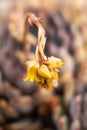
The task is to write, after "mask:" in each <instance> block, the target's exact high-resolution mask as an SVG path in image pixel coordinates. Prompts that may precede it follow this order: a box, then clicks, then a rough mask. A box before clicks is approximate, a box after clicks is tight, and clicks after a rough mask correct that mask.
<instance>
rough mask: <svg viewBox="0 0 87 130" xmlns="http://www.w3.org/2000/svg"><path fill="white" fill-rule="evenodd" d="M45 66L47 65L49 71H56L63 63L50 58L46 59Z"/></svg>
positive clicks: (57, 59) (52, 57)
mask: <svg viewBox="0 0 87 130" xmlns="http://www.w3.org/2000/svg"><path fill="white" fill-rule="evenodd" d="M46 64H48V66H49V67H50V68H51V69H58V68H61V67H62V65H63V62H62V61H61V59H59V58H56V57H54V56H51V57H48V60H47V62H46Z"/></svg>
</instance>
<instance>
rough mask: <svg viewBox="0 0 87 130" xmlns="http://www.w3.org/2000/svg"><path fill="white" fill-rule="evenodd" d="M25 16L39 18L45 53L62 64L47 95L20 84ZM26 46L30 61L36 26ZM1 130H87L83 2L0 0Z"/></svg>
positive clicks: (86, 32) (86, 40) (23, 71)
mask: <svg viewBox="0 0 87 130" xmlns="http://www.w3.org/2000/svg"><path fill="white" fill-rule="evenodd" d="M27 12H32V13H35V15H36V16H37V17H40V18H42V20H41V23H42V25H43V27H44V28H45V30H46V36H47V42H46V47H45V54H46V55H47V56H51V55H53V56H56V57H59V58H61V59H62V60H63V61H64V65H63V68H62V69H61V70H60V73H59V81H58V82H54V87H53V89H52V90H51V91H46V90H45V89H44V88H42V89H40V88H38V87H37V86H36V84H35V83H30V82H29V81H28V82H23V78H24V76H25V74H26V69H25V64H24V63H25V62H26V56H25V52H24V43H23V32H24V17H25V14H26V13H27ZM27 42H28V48H29V58H32V57H33V56H34V53H35V48H36V45H37V28H36V27H35V26H33V27H29V33H28V35H27ZM0 130H87V0H0Z"/></svg>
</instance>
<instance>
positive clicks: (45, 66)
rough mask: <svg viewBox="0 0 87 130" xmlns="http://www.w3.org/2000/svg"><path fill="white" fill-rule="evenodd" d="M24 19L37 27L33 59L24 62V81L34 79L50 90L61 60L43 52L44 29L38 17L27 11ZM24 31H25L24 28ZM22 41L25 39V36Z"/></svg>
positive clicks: (56, 76)
mask: <svg viewBox="0 0 87 130" xmlns="http://www.w3.org/2000/svg"><path fill="white" fill-rule="evenodd" d="M26 20H28V22H29V23H30V24H32V23H33V24H35V25H36V26H37V27H38V45H37V47H36V56H35V59H34V60H31V61H28V62H26V68H27V76H26V78H25V79H24V81H26V80H30V81H31V82H34V81H36V83H37V85H38V86H39V87H40V88H42V87H43V88H45V89H47V90H51V89H52V86H53V81H54V80H57V79H58V78H59V77H58V71H57V69H59V68H61V67H62V65H63V62H62V60H61V59H59V58H56V57H54V56H51V57H48V58H47V57H46V55H45V54H44V47H45V42H46V37H45V30H44V29H43V27H42V25H41V24H40V22H39V20H38V18H37V17H36V16H35V15H34V14H31V13H29V14H27V16H26ZM28 22H27V21H25V23H28ZM25 25H26V24H25ZM26 27H27V26H26ZM25 32H27V31H26V28H25ZM24 41H26V40H25V38H24ZM25 45H26V44H25ZM25 47H26V46H25Z"/></svg>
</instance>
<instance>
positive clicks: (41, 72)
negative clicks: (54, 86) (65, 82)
mask: <svg viewBox="0 0 87 130" xmlns="http://www.w3.org/2000/svg"><path fill="white" fill-rule="evenodd" d="M38 74H39V75H40V76H42V77H44V78H49V79H50V78H51V77H52V76H51V72H50V71H49V69H48V67H47V66H46V65H41V66H40V68H39V70H38Z"/></svg>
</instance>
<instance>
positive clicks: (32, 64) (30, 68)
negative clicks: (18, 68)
mask: <svg viewBox="0 0 87 130" xmlns="http://www.w3.org/2000/svg"><path fill="white" fill-rule="evenodd" d="M26 67H27V76H26V78H25V79H24V81H27V80H30V81H31V82H34V80H35V78H36V75H37V70H38V68H39V64H38V63H37V61H35V60H32V61H28V62H27V63H26Z"/></svg>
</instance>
